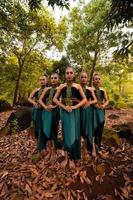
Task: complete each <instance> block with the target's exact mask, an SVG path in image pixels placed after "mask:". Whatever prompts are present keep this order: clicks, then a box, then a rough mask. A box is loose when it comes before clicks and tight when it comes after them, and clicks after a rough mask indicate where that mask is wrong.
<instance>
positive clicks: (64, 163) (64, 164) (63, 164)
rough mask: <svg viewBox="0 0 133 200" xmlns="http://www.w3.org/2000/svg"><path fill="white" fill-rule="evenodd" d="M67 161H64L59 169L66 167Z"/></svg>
mask: <svg viewBox="0 0 133 200" xmlns="http://www.w3.org/2000/svg"><path fill="white" fill-rule="evenodd" d="M67 163H68V161H67V160H64V161H63V162H62V163H61V167H62V168H65V167H66V165H67Z"/></svg>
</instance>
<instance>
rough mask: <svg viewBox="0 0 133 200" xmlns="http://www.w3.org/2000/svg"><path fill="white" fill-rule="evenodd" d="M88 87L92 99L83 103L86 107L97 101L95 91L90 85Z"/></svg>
mask: <svg viewBox="0 0 133 200" xmlns="http://www.w3.org/2000/svg"><path fill="white" fill-rule="evenodd" d="M88 89H89V91H90V92H91V95H92V97H93V100H89V101H87V102H86V104H85V105H84V108H87V107H89V106H90V105H92V104H95V103H97V98H96V95H95V93H94V90H93V88H92V87H88Z"/></svg>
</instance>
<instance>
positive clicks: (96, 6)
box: [67, 0, 110, 84]
mask: <svg viewBox="0 0 133 200" xmlns="http://www.w3.org/2000/svg"><path fill="white" fill-rule="evenodd" d="M109 6H110V4H109V2H108V1H105V0H96V1H91V3H89V4H87V5H82V4H81V5H80V6H79V7H76V8H74V9H73V11H72V12H71V14H70V31H71V35H70V38H69V43H68V47H67V51H68V55H69V56H70V58H71V59H72V60H73V61H74V62H76V63H77V64H78V65H80V66H82V67H83V68H86V67H87V69H88V70H89V71H90V84H91V82H92V76H93V73H94V71H95V68H96V63H97V60H98V58H99V56H100V52H101V51H103V49H104V47H105V46H106V42H105V38H106V33H107V30H106V29H105V28H104V20H105V16H106V13H107V12H108V10H109V8H110V7H109Z"/></svg>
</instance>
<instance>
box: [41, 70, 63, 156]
mask: <svg viewBox="0 0 133 200" xmlns="http://www.w3.org/2000/svg"><path fill="white" fill-rule="evenodd" d="M58 85H59V75H58V74H57V73H53V74H52V75H51V87H47V88H46V89H44V91H43V92H42V94H41V96H40V99H39V103H40V104H41V106H42V107H43V111H42V132H41V134H40V137H39V149H40V150H41V151H43V150H44V149H46V144H47V141H48V140H50V141H51V142H50V148H51V147H52V149H51V151H49V156H48V157H50V156H51V158H52V157H53V156H54V155H53V154H54V151H55V149H56V148H57V147H58V139H57V133H58V126H59V120H60V112H59V107H58V106H57V105H55V103H54V102H53V97H54V95H55V93H56V90H57V88H58ZM53 145H54V147H53ZM52 155H53V156H52Z"/></svg>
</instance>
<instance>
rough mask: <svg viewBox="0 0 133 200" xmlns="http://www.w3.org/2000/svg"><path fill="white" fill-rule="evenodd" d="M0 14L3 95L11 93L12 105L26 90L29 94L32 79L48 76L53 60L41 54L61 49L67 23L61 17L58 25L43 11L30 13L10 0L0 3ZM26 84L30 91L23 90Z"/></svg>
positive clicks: (43, 9) (50, 15)
mask: <svg viewBox="0 0 133 200" xmlns="http://www.w3.org/2000/svg"><path fill="white" fill-rule="evenodd" d="M0 13H1V14H2V17H3V18H2V20H1V29H0V34H1V47H0V70H1V71H2V75H3V77H2V78H1V79H0V83H1V84H2V86H1V87H2V91H4V95H2V96H5V97H6V96H8V95H9V96H10V95H12V96H13V93H14V100H13V102H14V104H15V103H16V101H17V100H18V98H19V97H20V96H23V95H24V94H25V90H26V89H28V91H27V93H29V90H31V87H33V86H34V83H35V82H36V80H34V79H38V77H39V76H40V75H41V74H42V73H47V71H48V68H49V67H50V66H51V63H52V61H49V60H48V59H46V58H45V56H44V53H45V52H46V51H48V50H50V49H51V48H52V47H54V48H55V49H56V48H58V49H59V50H62V49H63V41H64V39H65V37H66V33H67V31H66V20H65V18H64V19H62V20H61V21H60V22H59V23H58V24H57V23H56V22H55V20H54V18H53V16H52V14H51V13H50V12H49V11H48V10H47V9H46V8H43V7H42V9H41V10H39V11H38V12H36V11H35V10H33V11H31V10H29V9H28V7H26V6H25V5H23V3H22V2H18V1H12V0H10V1H5V2H4V3H2V2H0ZM7 24H8V25H7ZM9 33H10V34H9ZM29 75H30V76H29ZM31 76H32V77H31ZM31 80H32V81H33V82H31ZM28 83H29V88H27V87H26V86H27V84H28ZM32 83H33V84H32ZM7 91H8V92H7ZM6 94H7V95H6ZM9 98H10V97H9Z"/></svg>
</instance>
